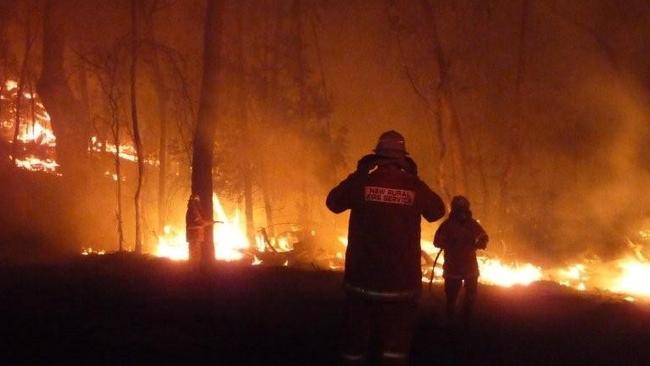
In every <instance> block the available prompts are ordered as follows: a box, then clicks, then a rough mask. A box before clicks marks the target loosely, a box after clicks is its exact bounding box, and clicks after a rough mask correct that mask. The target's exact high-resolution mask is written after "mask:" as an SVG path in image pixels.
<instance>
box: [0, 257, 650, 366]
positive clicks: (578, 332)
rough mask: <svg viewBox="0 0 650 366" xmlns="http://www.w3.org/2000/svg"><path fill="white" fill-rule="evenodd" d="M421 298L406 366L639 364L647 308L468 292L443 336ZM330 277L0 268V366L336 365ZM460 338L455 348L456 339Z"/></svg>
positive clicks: (432, 303) (438, 295)
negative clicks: (471, 312) (466, 304)
mask: <svg viewBox="0 0 650 366" xmlns="http://www.w3.org/2000/svg"><path fill="white" fill-rule="evenodd" d="M442 300H443V297H442V288H441V286H440V285H436V286H434V287H433V291H432V292H431V293H429V292H425V293H424V295H423V297H422V301H421V303H420V309H419V319H418V327H417V330H416V334H415V339H414V345H413V350H412V362H411V363H412V364H413V365H619V364H624V365H650V303H648V302H636V303H629V302H627V301H624V300H621V299H620V298H614V297H608V296H606V295H602V294H601V295H599V294H587V293H580V292H576V291H573V290H569V289H567V288H564V287H561V286H558V285H555V284H551V283H537V284H533V285H531V286H528V287H514V288H499V287H491V286H480V287H479V301H478V304H477V313H476V322H475V327H474V329H473V330H472V331H471V332H470V333H468V334H466V335H463V336H462V337H451V336H450V335H449V332H448V331H447V328H446V327H445V321H444V317H443V316H442V310H443V309H442V307H441V305H442ZM342 304H343V296H342V291H341V273H336V272H324V271H321V272H318V271H299V270H295V269H291V268H285V267H263V266H256V267H251V266H241V265H233V264H218V265H217V266H216V267H215V268H214V269H212V270H210V271H209V272H207V273H203V274H201V273H197V272H196V271H194V270H193V269H192V268H190V267H189V266H188V265H187V264H185V263H174V262H171V261H167V260H161V259H155V258H146V257H145V258H142V257H140V258H138V257H133V256H120V255H106V256H90V257H82V258H78V259H76V260H74V261H71V262H69V263H66V264H58V265H41V266H37V265H30V266H8V265H4V266H1V267H0V334H2V336H1V338H0V365H14V364H79V365H97V364H100V365H118V364H119V365H123V364H139V365H143V364H158V365H169V364H183V365H190V364H208V363H210V364H214V365H332V364H336V361H337V354H338V346H339V344H338V342H339V340H340V338H341V337H340V334H339V325H340V321H341V315H342ZM461 340H462V341H461Z"/></svg>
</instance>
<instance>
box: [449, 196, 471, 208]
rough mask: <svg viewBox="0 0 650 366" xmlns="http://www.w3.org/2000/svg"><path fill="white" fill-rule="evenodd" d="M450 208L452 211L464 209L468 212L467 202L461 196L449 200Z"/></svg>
mask: <svg viewBox="0 0 650 366" xmlns="http://www.w3.org/2000/svg"><path fill="white" fill-rule="evenodd" d="M451 208H452V209H461V210H462V209H464V210H468V209H469V200H468V199H467V198H465V197H463V196H455V197H454V198H453V199H452V200H451Z"/></svg>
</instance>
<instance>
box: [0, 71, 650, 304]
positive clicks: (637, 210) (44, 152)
mask: <svg viewBox="0 0 650 366" xmlns="http://www.w3.org/2000/svg"><path fill="white" fill-rule="evenodd" d="M18 92H19V90H18V87H17V83H16V82H15V81H11V80H10V81H7V82H5V83H4V85H3V88H2V89H1V95H0V96H1V102H2V115H1V116H0V117H1V118H0V123H1V125H0V127H1V128H0V133H1V134H2V143H3V144H4V145H5V147H6V148H7V149H8V151H10V152H11V156H12V159H13V162H14V164H15V166H16V167H18V168H20V169H23V170H26V171H34V172H44V173H51V174H55V175H57V174H60V173H58V164H57V162H56V137H55V136H54V133H53V132H52V126H51V124H50V117H49V115H48V114H47V111H46V110H45V108H44V107H43V104H42V103H41V101H40V99H39V97H38V96H37V95H36V94H33V93H27V92H22V93H23V95H22V100H23V104H24V107H23V108H22V109H21V110H20V111H19V112H17V107H16V106H17V103H16V101H17V97H18ZM17 117H18V118H17ZM16 120H19V121H20V123H18V128H16ZM628 127H629V126H628ZM633 131H636V130H635V129H633V128H632V127H630V128H622V129H620V131H619V132H620V133H619V135H618V137H616V138H615V140H616V141H614V142H613V143H612V146H611V149H614V148H616V149H615V150H611V149H609V148H608V149H607V151H609V154H608V155H607V156H608V161H609V163H608V164H610V165H611V166H612V167H614V168H615V169H614V168H612V171H613V172H614V173H615V174H613V175H612V176H611V177H608V178H607V179H604V178H603V180H604V183H602V182H601V183H602V184H596V185H592V187H591V189H590V190H587V189H583V190H584V191H585V192H592V193H591V194H588V195H585V197H581V198H580V200H579V201H580V202H579V204H580V205H582V206H585V207H586V208H587V209H586V210H585V213H583V214H581V215H579V217H578V219H577V221H575V220H572V219H571V220H563V219H561V220H560V221H564V223H565V224H566V223H570V222H574V221H575V222H580V221H581V219H580V217H582V218H585V217H587V220H586V221H585V222H589V224H587V225H586V226H585V224H584V222H583V223H582V226H579V227H575V226H574V227H573V228H571V229H569V228H568V227H567V226H566V225H564V226H562V227H561V229H559V230H558V231H557V233H556V234H557V235H561V236H562V237H563V240H566V241H567V242H568V243H571V242H576V243H579V247H585V246H586V245H584V243H580V240H582V241H584V240H585V238H588V237H591V238H592V239H593V240H594V241H593V242H592V243H590V246H592V247H594V248H600V247H602V246H603V245H604V244H606V246H609V247H612V248H618V249H617V250H613V251H611V252H609V253H607V255H605V256H599V255H597V254H593V253H599V252H601V251H599V250H594V251H593V252H592V253H590V254H582V255H576V254H575V252H578V250H577V249H576V250H575V251H573V252H574V253H573V254H572V255H571V257H572V258H580V259H576V260H573V261H571V262H568V263H567V262H565V261H562V260H558V259H557V258H554V259H553V260H551V261H548V260H544V261H543V264H535V263H533V262H526V261H521V260H518V258H517V256H516V255H513V254H512V253H508V254H507V255H505V254H504V253H501V255H499V254H497V252H498V251H496V250H495V251H490V252H485V253H482V254H481V255H480V257H479V266H480V270H481V278H480V280H481V282H483V283H485V284H490V285H497V286H504V287H511V286H515V285H529V284H531V283H534V282H537V281H543V280H548V281H553V282H556V283H559V284H561V285H564V286H567V287H570V288H573V289H576V290H579V291H606V292H612V293H619V294H624V295H625V296H628V297H627V299H628V300H630V301H633V300H634V299H635V298H638V297H641V298H646V297H650V287H649V283H650V281H649V279H650V262H649V261H648V259H647V258H648V250H647V248H648V246H649V244H650V220H645V221H644V220H638V219H635V218H638V217H641V216H642V214H644V212H643V208H642V207H643V204H642V201H638V204H635V205H631V206H629V205H628V206H626V205H618V206H614V207H613V208H611V209H604V208H603V207H604V206H607V207H609V206H608V205H603V202H607V201H608V197H611V196H612V194H613V193H614V194H616V196H617V197H621V198H622V199H624V200H627V201H631V202H634V201H635V200H634V195H633V192H635V191H638V189H639V187H638V186H639V185H640V183H639V182H638V181H637V180H635V182H633V184H632V186H630V184H631V183H630V182H628V181H627V178H626V177H627V175H628V172H629V171H633V170H639V169H640V167H639V166H638V165H637V164H636V163H634V164H633V163H630V161H638V159H637V158H636V156H635V157H634V159H632V158H631V157H630V154H632V155H635V154H637V153H638V152H639V146H640V145H642V144H641V141H640V140H639V139H632V140H633V142H634V143H633V144H632V145H633V146H632V147H630V146H628V145H629V141H630V139H629V137H630V136H631V135H632V134H633ZM610 150H611V151H610ZM88 151H89V153H90V154H107V155H116V154H117V155H118V156H119V158H120V159H123V160H125V161H129V162H136V161H137V157H136V154H135V151H134V149H133V147H132V146H131V145H129V144H124V145H121V146H119V147H117V146H115V145H114V144H111V143H110V142H108V141H103V140H101V139H99V138H97V137H92V138H91V140H90V141H89V146H88ZM613 151H619V152H620V154H617V153H614V152H613ZM590 156H599V155H598V154H596V155H594V154H590ZM145 163H146V165H147V166H150V167H154V168H155V167H158V166H159V165H160V162H159V161H158V160H157V159H156V157H155V156H153V155H152V156H148V157H147V158H146V161H145ZM106 175H107V176H109V177H112V179H113V180H115V179H117V177H116V176H115V175H114V174H113V173H111V172H110V171H107V172H106ZM587 178H589V177H587V176H585V177H582V178H581V179H579V180H578V183H577V184H578V185H581V184H586V183H585V182H586V181H589V180H590V179H587ZM122 179H124V178H122ZM612 187H614V189H612ZM577 188H580V187H577ZM612 191H613V192H612ZM213 201H214V208H213V209H214V212H215V214H216V219H217V220H218V221H219V223H217V224H216V225H215V227H214V242H215V259H216V260H220V261H230V262H240V263H243V264H249V265H284V266H300V267H304V268H313V269H317V270H335V271H340V270H342V269H343V267H344V260H345V246H346V240H345V236H340V237H339V240H338V242H336V243H330V245H328V246H327V247H321V246H319V245H317V244H314V243H315V242H316V241H317V238H316V237H317V236H319V235H320V232H316V231H315V230H313V229H311V228H307V227H304V226H303V227H301V226H300V225H297V226H295V227H292V228H289V229H288V230H286V231H284V232H281V233H277V234H275V235H271V234H269V233H268V232H267V231H266V229H261V230H259V231H258V232H257V235H255V238H254V240H251V239H249V237H248V236H247V235H246V229H245V225H244V223H243V222H242V219H241V213H240V211H239V210H234V212H233V213H232V214H228V213H227V212H226V210H225V209H224V206H223V205H222V203H221V201H220V199H219V198H218V197H217V196H216V195H215V197H214V200H213ZM566 201H567V199H566V197H560V198H558V199H557V200H555V201H553V202H552V204H553V205H556V206H561V207H562V209H560V210H556V214H555V215H553V216H558V215H559V216H562V215H561V214H558V213H557V212H572V210H566V209H564V208H566V207H569V206H570V205H565V204H564V203H565V202H566ZM573 204H575V202H573ZM646 213H647V212H646ZM589 215H591V216H589ZM617 218H622V219H620V220H619V219H617ZM573 219H576V217H574V218H573ZM583 221H584V220H583ZM181 227H182V225H176V226H172V225H167V226H165V228H164V230H163V232H162V233H158V235H157V238H156V242H155V244H154V245H153V246H152V247H151V248H150V253H151V254H152V255H154V256H156V257H164V258H169V259H172V260H187V259H188V257H189V254H188V245H187V242H186V239H185V230H184V229H182V228H181ZM586 227H589V228H590V229H591V230H592V231H593V230H597V231H599V232H598V233H597V234H596V235H591V236H590V235H587V236H581V237H578V236H576V234H575V233H576V232H589V230H586ZM639 227H641V229H639ZM576 229H577V230H576ZM603 233H604V234H606V235H603ZM622 233H632V234H631V235H629V238H625V237H621V235H622ZM603 237H608V238H609V240H612V239H611V238H614V239H613V242H615V244H614V245H611V243H602V242H601V241H602V238H603ZM616 238H618V239H616ZM526 239H527V238H524V239H523V242H529V240H526ZM561 247H564V246H561ZM422 248H423V255H422V258H423V259H422V268H423V281H428V280H429V278H430V275H431V269H432V266H433V258H435V257H436V255H437V251H436V250H435V248H434V247H433V245H432V243H430V242H428V241H423V242H422ZM621 248H623V249H622V250H621ZM82 251H83V252H82V254H84V255H102V254H105V253H106V252H107V250H106V249H93V248H83V250H82ZM560 252H562V253H565V254H566V252H565V251H564V250H560ZM621 253H622V254H621ZM549 262H550V263H549ZM555 263H562V264H557V265H556V264H555ZM442 264H443V260H442V258H440V260H439V261H438V262H437V265H436V267H435V269H434V271H435V276H434V277H435V278H436V281H441V275H442Z"/></svg>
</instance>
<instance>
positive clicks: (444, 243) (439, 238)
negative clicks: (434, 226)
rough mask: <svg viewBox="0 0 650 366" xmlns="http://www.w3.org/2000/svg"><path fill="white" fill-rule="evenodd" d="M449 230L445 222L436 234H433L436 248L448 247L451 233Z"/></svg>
mask: <svg viewBox="0 0 650 366" xmlns="http://www.w3.org/2000/svg"><path fill="white" fill-rule="evenodd" d="M447 231H448V230H447V225H445V223H444V222H443V223H442V225H440V227H439V228H438V230H436V234H435V235H434V236H433V245H434V246H435V247H436V248H441V249H447V247H448V244H449V235H448V233H447Z"/></svg>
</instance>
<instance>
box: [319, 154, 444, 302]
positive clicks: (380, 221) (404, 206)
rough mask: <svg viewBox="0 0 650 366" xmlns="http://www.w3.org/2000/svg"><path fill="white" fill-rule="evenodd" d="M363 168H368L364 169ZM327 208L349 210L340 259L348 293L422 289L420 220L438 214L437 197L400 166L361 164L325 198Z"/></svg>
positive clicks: (385, 294)
mask: <svg viewBox="0 0 650 366" xmlns="http://www.w3.org/2000/svg"><path fill="white" fill-rule="evenodd" d="M369 168H371V170H370V171H368V170H369ZM327 207H328V208H329V209H330V210H331V211H333V212H335V213H340V212H343V211H345V210H347V209H350V210H351V213H350V222H349V229H348V247H347V251H346V260H345V279H344V281H345V286H346V289H347V290H348V291H353V292H358V293H361V294H363V295H365V296H369V297H376V298H405V297H412V296H414V295H416V294H417V293H418V292H419V290H420V288H421V285H422V274H421V268H420V221H421V219H420V216H423V217H424V218H425V219H426V220H427V221H429V222H431V221H434V220H437V219H439V218H441V217H442V216H444V214H445V205H444V203H443V202H442V200H441V199H440V197H439V196H438V195H437V194H435V193H434V192H433V191H431V189H430V188H429V187H428V186H427V185H426V184H425V183H424V182H422V181H421V180H420V179H419V178H418V177H417V175H415V174H413V170H412V169H409V171H407V169H405V168H404V162H403V159H402V161H395V160H391V159H383V160H381V159H380V160H379V161H374V163H373V164H371V165H367V164H361V161H360V166H359V169H358V170H357V171H356V172H354V173H353V174H351V175H350V176H348V177H347V178H346V179H345V180H344V181H342V182H341V183H340V184H339V185H338V186H336V187H335V188H334V189H332V191H331V192H330V193H329V195H328V196H327Z"/></svg>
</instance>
